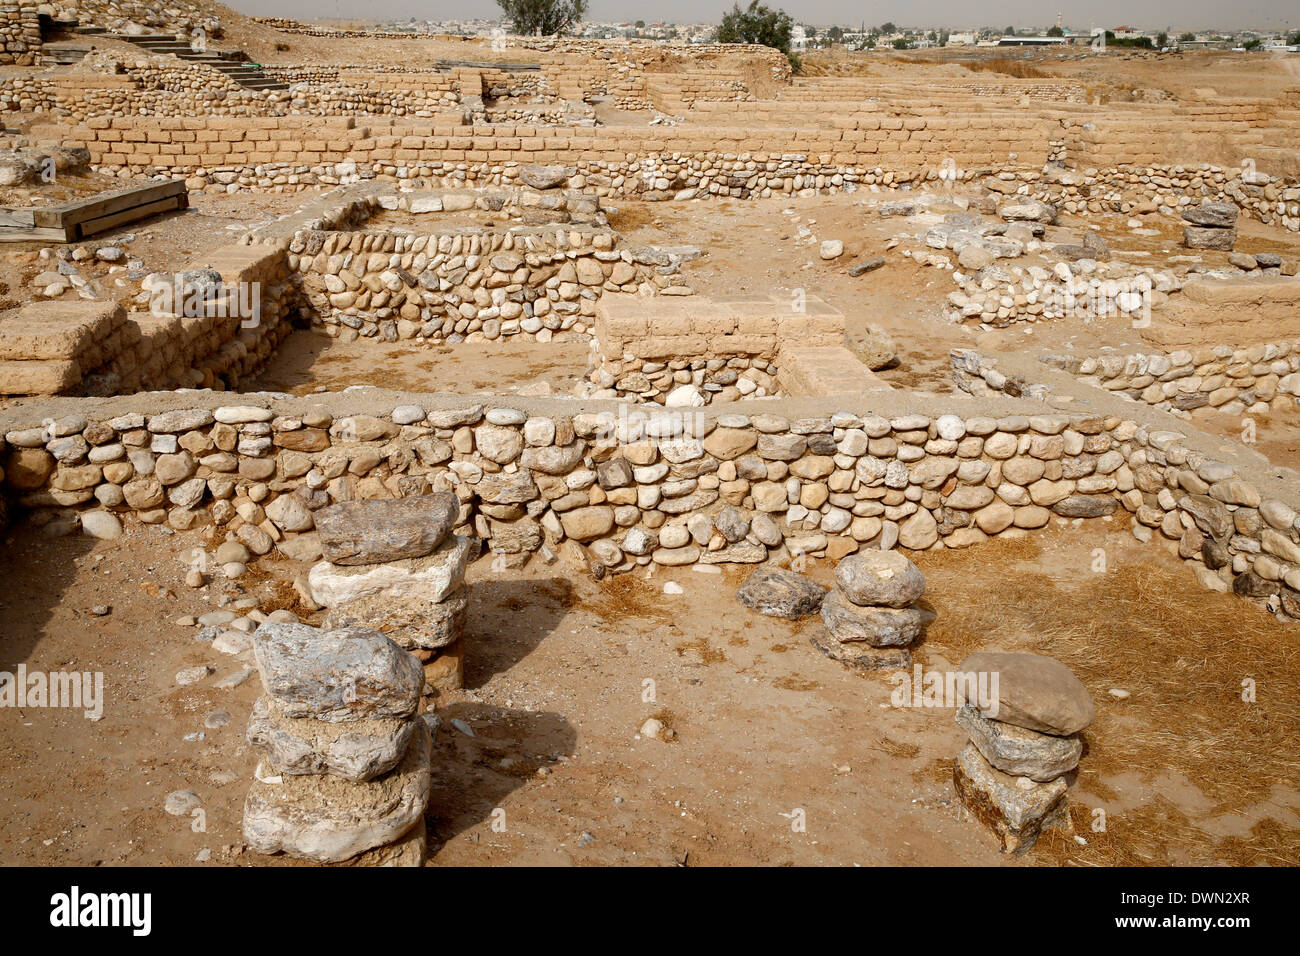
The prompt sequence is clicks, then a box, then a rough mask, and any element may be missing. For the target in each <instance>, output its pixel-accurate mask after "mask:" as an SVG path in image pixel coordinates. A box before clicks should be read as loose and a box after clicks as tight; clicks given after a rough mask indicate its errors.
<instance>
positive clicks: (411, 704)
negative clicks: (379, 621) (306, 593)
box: [253, 621, 424, 722]
mask: <svg viewBox="0 0 1300 956" xmlns="http://www.w3.org/2000/svg"><path fill="white" fill-rule="evenodd" d="M253 654H254V656H255V657H256V659H257V669H258V672H259V673H260V674H261V677H262V686H263V687H265V688H266V693H267V694H268V695H269V696H270V698H271V700H272V701H273V702H274V703H275V706H276V707H277V708H278V710H279V711H280V712H281V713H282V714H284V715H285V716H286V717H314V718H316V719H317V720H324V721H330V722H338V721H355V720H367V719H372V718H379V717H408V716H410V715H411V714H413V713H415V708H416V705H417V704H418V703H419V700H420V690H421V689H422V688H423V687H424V672H423V671H422V670H421V669H420V665H419V663H418V662H417V661H416V660H415V658H414V657H412V656H411V655H410V654H408V653H407V652H406V651H404V650H402V649H401V648H400V647H398V646H397V645H396V644H394V643H393V642H392V641H390V640H389V639H388V638H387V637H385V636H384V635H383V634H380V633H379V632H378V631H371V630H366V629H363V628H342V629H339V630H335V631H323V630H320V629H319V628H315V627H309V626H308V625H306V624H288V623H279V622H275V621H264V622H263V623H262V624H261V625H260V626H259V627H258V629H257V630H256V631H254V632H253Z"/></svg>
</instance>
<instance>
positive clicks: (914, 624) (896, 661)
mask: <svg viewBox="0 0 1300 956" xmlns="http://www.w3.org/2000/svg"><path fill="white" fill-rule="evenodd" d="M835 584H836V587H835V588H833V589H832V590H831V591H830V593H828V594H827V595H826V598H825V600H823V601H822V605H821V614H822V623H823V624H825V625H826V630H825V631H820V630H819V631H815V632H814V633H813V635H812V638H811V640H812V645H813V647H815V648H817V649H818V650H819V651H821V652H822V653H823V654H825V655H826V656H827V657H830V658H833V659H835V660H837V661H841V662H843V663H845V664H848V665H849V666H850V667H854V668H857V669H859V670H874V669H880V668H895V667H908V666H910V665H911V663H912V652H911V651H910V650H909V649H908V645H910V644H911V643H912V642H913V641H915V640H916V639H917V638H918V637H919V636H920V635H921V631H922V630H923V629H924V627H925V625H926V624H927V623H929V621H930V620H931V619H932V618H933V617H934V615H933V613H932V612H930V611H927V610H925V609H923V608H920V607H917V606H916V602H917V601H918V600H920V598H921V595H923V594H924V593H925V576H924V575H923V574H922V573H921V569H920V568H918V567H917V566H916V565H915V564H913V563H912V562H911V561H909V560H908V559H907V556H906V555H903V554H900V553H899V552H897V551H878V550H867V551H859V552H858V553H857V554H851V555H849V556H848V557H846V558H844V559H843V560H842V561H840V563H839V564H838V565H837V566H836V568H835Z"/></svg>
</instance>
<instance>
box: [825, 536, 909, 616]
mask: <svg viewBox="0 0 1300 956" xmlns="http://www.w3.org/2000/svg"><path fill="white" fill-rule="evenodd" d="M835 583H836V584H838V585H839V586H840V589H841V590H842V591H843V592H844V595H845V597H847V598H848V599H849V600H850V601H852V602H853V603H854V604H857V605H860V606H862V607H872V606H874V607H895V608H901V607H907V606H908V605H909V604H911V603H912V602H913V601H915V600H916V599H917V598H919V597H920V596H921V595H922V594H924V593H925V575H923V574H922V573H921V569H920V568H918V567H917V566H916V565H915V564H913V563H912V562H911V561H909V560H908V559H907V557H906V556H905V555H902V554H899V553H898V552H897V551H876V550H867V551H859V552H858V553H857V554H851V555H849V556H848V557H847V558H845V559H844V560H843V561H841V562H840V563H839V566H838V567H836V569H835Z"/></svg>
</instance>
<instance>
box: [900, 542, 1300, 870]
mask: <svg viewBox="0 0 1300 956" xmlns="http://www.w3.org/2000/svg"><path fill="white" fill-rule="evenodd" d="M1038 553H1039V544H1038V543H1036V542H1030V541H1027V540H1024V539H1022V540H1020V541H1011V542H994V543H991V544H988V545H985V546H984V547H982V548H980V549H972V550H971V551H967V552H959V553H956V554H954V553H951V552H945V553H944V554H942V555H935V556H931V555H922V556H921V557H920V559H919V563H920V564H921V565H922V567H923V568H924V569H925V571H926V573H927V575H928V577H929V581H930V587H929V589H928V591H927V597H928V598H931V599H932V600H933V602H934V605H935V608H936V610H937V612H938V619H937V620H936V621H935V623H934V624H933V625H932V626H931V628H930V630H929V632H928V634H927V637H926V644H927V646H928V647H930V648H932V649H934V650H936V651H941V652H942V653H943V654H944V655H945V656H947V657H948V658H949V659H951V660H952V661H953V662H954V663H956V662H959V661H960V660H961V659H962V657H964V656H965V655H966V654H967V653H970V652H972V651H975V650H979V649H986V648H992V647H997V648H999V649H1005V650H1020V651H1033V652H1036V653H1041V654H1046V655H1050V656H1052V657H1056V658H1058V659H1059V660H1061V661H1063V662H1064V663H1065V664H1066V665H1068V666H1069V667H1070V668H1071V669H1072V670H1073V671H1074V672H1075V673H1076V674H1077V675H1078V676H1079V678H1080V679H1081V680H1082V681H1083V682H1084V684H1085V685H1087V687H1088V689H1089V691H1090V692H1091V693H1092V695H1093V698H1094V699H1095V700H1096V701H1097V704H1098V708H1097V709H1098V715H1097V719H1096V721H1095V722H1094V723H1093V724H1092V726H1091V727H1089V728H1088V730H1087V731H1085V738H1086V744H1087V749H1086V751H1085V755H1084V759H1083V761H1082V762H1081V764H1080V767H1079V778H1078V781H1077V783H1076V786H1077V787H1079V788H1081V789H1083V790H1086V791H1087V792H1088V793H1089V794H1092V795H1095V796H1096V797H1098V798H1100V799H1102V800H1105V801H1107V802H1108V803H1118V802H1119V794H1117V793H1116V792H1115V791H1113V790H1112V789H1111V786H1110V785H1109V784H1108V781H1111V782H1113V781H1114V779H1115V778H1116V777H1119V776H1121V775H1124V776H1126V777H1129V778H1132V775H1134V774H1136V775H1137V778H1138V779H1141V780H1142V786H1141V787H1140V788H1139V789H1140V790H1141V791H1142V793H1143V794H1144V795H1145V799H1142V800H1140V801H1138V802H1137V805H1133V802H1132V801H1131V799H1130V802H1129V803H1128V804H1126V805H1120V806H1116V807H1115V808H1114V809H1112V811H1111V812H1110V813H1109V821H1108V826H1107V831H1106V832H1101V833H1094V832H1093V831H1092V829H1091V822H1092V815H1091V813H1090V811H1089V809H1088V807H1087V806H1084V805H1082V804H1081V803H1080V801H1075V803H1074V806H1073V808H1072V816H1073V819H1074V824H1075V832H1076V833H1078V834H1080V835H1082V836H1084V837H1085V839H1087V841H1088V846H1087V847H1083V846H1080V845H1078V844H1077V843H1076V842H1075V841H1074V839H1073V837H1072V836H1071V835H1070V834H1067V833H1056V834H1052V835H1050V836H1048V837H1045V838H1044V840H1043V841H1042V842H1041V843H1040V847H1039V849H1038V850H1037V851H1035V856H1034V861H1035V862H1039V863H1079V864H1085V865H1149V864H1168V863H1193V862H1201V863H1210V862H1213V863H1229V864H1237V865H1250V864H1260V863H1265V864H1291V865H1295V864H1296V863H1297V862H1300V850H1297V840H1296V838H1297V835H1298V834H1297V832H1296V830H1295V829H1292V828H1289V827H1287V826H1285V825H1283V824H1280V823H1279V822H1278V821H1277V819H1274V818H1271V817H1281V818H1283V819H1289V820H1294V819H1295V814H1294V813H1293V812H1292V810H1291V809H1290V808H1288V807H1287V806H1286V805H1285V804H1284V803H1282V802H1280V801H1279V800H1278V795H1279V793H1281V794H1282V795H1283V799H1284V800H1289V798H1288V797H1286V794H1290V793H1292V790H1291V788H1293V787H1294V784H1295V781H1296V780H1297V779H1300V756H1298V755H1297V750H1296V746H1295V741H1296V738H1297V735H1300V699H1297V696H1296V694H1295V686H1296V675H1297V673H1300V648H1298V647H1297V644H1296V642H1295V635H1294V629H1293V628H1290V627H1288V626H1286V625H1284V624H1281V623H1279V622H1277V621H1276V620H1274V619H1273V618H1272V617H1271V616H1270V615H1268V614H1267V613H1265V612H1264V611H1262V610H1256V609H1254V608H1247V607H1243V604H1242V600H1241V598H1238V597H1235V596H1234V595H1231V594H1217V593H1214V592H1209V591H1202V590H1200V589H1199V587H1197V585H1196V584H1195V582H1194V581H1193V580H1192V577H1191V574H1190V573H1189V572H1188V571H1187V570H1186V569H1184V568H1182V567H1179V566H1177V564H1173V563H1171V564H1162V563H1159V562H1157V563H1153V564H1146V565H1143V564H1130V565H1124V566H1119V567H1115V568H1113V569H1112V570H1110V571H1108V572H1106V573H1101V574H1098V573H1093V572H1092V571H1091V570H1090V569H1089V568H1087V567H1085V568H1083V569H1081V571H1080V573H1079V574H1078V575H1077V576H1076V577H1063V576H1062V575H1061V574H1060V573H1059V572H1058V573H1056V574H1055V575H1048V574H1044V573H1042V572H1041V571H1036V570H1035V564H1036V560H1035V559H1036V556H1037V555H1038ZM990 566H998V567H1001V568H1003V572H1002V573H1001V574H1000V575H999V576H998V580H997V583H996V585H995V586H993V587H990V586H989V584H988V580H987V578H983V577H981V569H987V568H988V567H990ZM922 659H923V657H922ZM1246 680H1251V681H1253V682H1254V685H1255V687H1256V700H1255V701H1254V702H1253V703H1251V702H1246V701H1243V699H1242V697H1243V681H1246ZM1111 688H1122V689H1124V690H1127V691H1129V692H1130V694H1131V696H1130V697H1129V698H1128V699H1127V700H1123V701H1120V700H1117V699H1116V698H1114V697H1112V696H1111V695H1110V694H1109V690H1110V689H1111ZM1162 778H1163V779H1164V780H1166V781H1176V782H1178V785H1175V786H1174V787H1173V788H1172V791H1171V788H1170V787H1169V786H1159V781H1160V780H1161V779H1162ZM1187 783H1190V784H1191V785H1192V786H1193V787H1194V788H1195V789H1194V790H1190V789H1189V790H1188V792H1190V793H1191V794H1193V795H1194V799H1193V800H1192V801H1191V802H1192V804H1195V803H1196V802H1197V801H1199V800H1201V799H1202V798H1201V795H1203V798H1204V802H1203V805H1201V806H1198V807H1193V810H1194V812H1192V816H1191V817H1190V818H1189V816H1188V811H1189V806H1188V804H1187V803H1186V802H1185V801H1183V802H1181V805H1180V804H1179V802H1175V799H1170V793H1171V792H1172V793H1173V795H1174V797H1175V798H1176V797H1177V796H1178V793H1177V791H1178V789H1179V786H1182V787H1184V788H1186V785H1187ZM1275 788H1276V790H1275ZM1129 789H1130V790H1131V789H1132V788H1129ZM1196 790H1199V794H1197V793H1196ZM1256 817H1259V818H1261V819H1260V820H1259V822H1257V823H1254V825H1253V826H1252V828H1251V831H1250V835H1249V837H1246V838H1243V837H1241V836H1234V835H1225V834H1224V832H1223V830H1222V828H1221V826H1219V825H1218V824H1217V823H1216V820H1219V819H1220V818H1223V819H1225V820H1231V819H1234V818H1237V819H1243V818H1244V819H1246V820H1248V821H1250V820H1254V819H1255V818H1256Z"/></svg>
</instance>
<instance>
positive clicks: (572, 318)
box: [288, 226, 689, 343]
mask: <svg viewBox="0 0 1300 956" xmlns="http://www.w3.org/2000/svg"><path fill="white" fill-rule="evenodd" d="M618 242H619V239H618V234H617V233H615V232H613V231H610V230H605V229H598V228H593V227H590V226H573V227H560V228H556V227H553V226H536V227H527V226H516V227H511V228H510V229H507V230H504V231H498V230H491V229H484V228H478V227H462V228H451V229H444V230H439V231H434V232H430V233H427V234H420V235H417V234H414V233H401V234H394V233H384V232H351V233H346V232H338V233H329V232H320V231H304V232H301V233H299V234H297V235H295V236H294V238H293V240H292V242H291V243H290V244H289V255H288V267H289V269H290V270H291V271H293V272H295V273H297V274H298V275H299V276H300V277H301V289H302V293H303V296H304V299H305V301H304V303H303V306H302V309H303V312H304V313H305V314H306V315H307V316H309V317H310V318H311V320H312V321H313V322H314V323H319V324H321V325H323V326H324V328H325V329H326V331H327V332H329V333H330V334H331V335H335V336H338V335H342V334H345V330H349V329H350V330H352V332H353V333H355V334H357V335H364V336H374V335H377V336H379V337H381V338H384V339H387V340H389V341H394V340H396V339H412V338H425V339H430V340H434V341H441V342H449V343H457V342H462V341H470V342H476V341H496V340H500V339H508V338H511V337H514V336H518V335H523V336H526V337H531V338H533V339H536V340H537V341H539V342H549V341H551V340H552V339H553V338H556V337H560V338H561V339H563V338H565V337H568V336H574V337H576V336H583V335H586V334H587V333H588V332H589V330H590V328H591V324H592V320H593V317H594V315H595V311H596V302H597V300H598V299H599V298H600V296H601V295H602V294H603V293H604V292H605V291H607V290H608V291H614V292H630V293H641V294H653V293H655V292H663V291H667V290H669V289H671V288H678V289H680V290H681V291H684V292H688V291H689V289H686V288H685V287H682V286H674V285H673V282H674V280H673V278H672V277H671V276H669V275H661V274H659V273H658V272H657V271H656V270H655V268H654V267H653V266H652V265H651V263H652V262H653V261H654V257H653V256H652V255H650V256H647V255H643V254H641V253H638V252H635V251H632V250H629V249H622V250H620V249H618V248H616V247H617V245H618ZM348 334H350V333H348Z"/></svg>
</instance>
